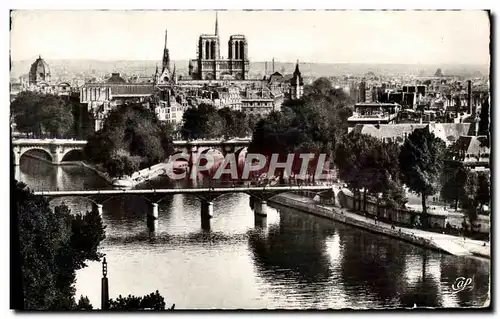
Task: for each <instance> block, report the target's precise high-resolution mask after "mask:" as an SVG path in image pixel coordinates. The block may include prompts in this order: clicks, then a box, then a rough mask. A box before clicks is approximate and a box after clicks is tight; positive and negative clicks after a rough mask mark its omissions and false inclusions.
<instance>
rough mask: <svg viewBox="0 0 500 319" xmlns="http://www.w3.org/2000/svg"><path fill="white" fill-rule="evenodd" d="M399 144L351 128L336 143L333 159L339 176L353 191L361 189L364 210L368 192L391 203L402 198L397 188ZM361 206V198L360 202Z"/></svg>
mask: <svg viewBox="0 0 500 319" xmlns="http://www.w3.org/2000/svg"><path fill="white" fill-rule="evenodd" d="M398 155H399V147H398V146H397V144H395V143H387V144H386V143H382V142H380V141H379V140H377V139H376V138H374V137H371V136H369V135H364V134H360V133H357V132H351V133H350V134H348V135H346V136H344V137H343V138H342V139H341V140H340V143H339V144H338V145H337V149H336V156H335V163H336V164H337V168H338V169H339V178H340V179H341V180H342V181H344V182H346V183H347V184H348V186H349V187H350V188H351V190H353V193H354V194H356V193H358V192H359V190H360V189H363V190H364V192H363V193H364V194H363V195H364V196H363V202H364V206H363V210H366V202H367V198H366V196H367V193H371V194H373V195H375V196H376V198H377V201H379V199H380V196H379V195H380V194H382V195H383V196H382V199H383V200H384V201H386V202H387V204H390V205H392V206H396V205H397V204H399V203H401V202H403V201H404V195H403V194H402V191H401V190H400V189H399V190H398V189H397V187H400V186H399V180H398V173H399V170H398V161H397V157H398ZM359 210H361V202H360V206H359Z"/></svg>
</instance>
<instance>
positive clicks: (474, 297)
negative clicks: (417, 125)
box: [16, 158, 490, 309]
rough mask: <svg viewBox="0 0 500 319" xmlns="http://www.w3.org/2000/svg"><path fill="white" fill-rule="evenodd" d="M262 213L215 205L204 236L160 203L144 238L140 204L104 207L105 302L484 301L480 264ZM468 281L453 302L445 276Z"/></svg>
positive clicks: (39, 182) (48, 177) (187, 215)
mask: <svg viewBox="0 0 500 319" xmlns="http://www.w3.org/2000/svg"><path fill="white" fill-rule="evenodd" d="M16 176H17V177H19V179H20V180H21V181H24V182H25V183H27V184H28V185H29V186H30V187H32V188H34V189H56V188H57V187H59V188H60V189H74V190H76V189H81V188H82V184H84V183H85V184H87V185H89V186H92V187H93V188H109V186H108V185H107V184H106V183H105V182H104V181H103V180H102V179H100V178H98V177H97V176H96V175H95V174H94V173H93V172H92V171H90V170H87V169H84V168H81V167H77V166H62V167H56V166H52V165H50V164H47V163H43V162H41V161H37V160H33V159H30V158H23V161H22V163H21V166H20V167H17V168H16ZM205 182H206V181H199V182H198V183H205ZM183 183H188V182H187V181H183V182H176V183H172V182H171V181H168V180H166V179H165V178H162V177H160V178H157V179H155V180H152V181H149V182H148V183H146V184H143V185H141V186H139V187H140V188H147V187H151V186H154V187H157V188H160V187H183V186H186V185H189V184H183ZM57 201H61V202H62V201H64V202H65V203H66V204H68V205H69V206H70V209H72V210H73V211H75V212H81V211H86V210H90V209H92V203H91V202H89V201H88V200H86V199H84V198H79V197H74V198H73V197H67V198H63V199H58V200H55V201H54V202H53V205H55V204H57ZM268 204H269V205H270V206H271V208H269V209H267V213H268V214H267V217H265V218H263V217H259V216H255V215H254V213H253V211H252V208H251V207H250V206H251V202H250V198H249V196H248V195H246V194H226V195H223V196H221V197H219V198H218V199H216V200H215V201H214V207H213V213H214V216H213V218H212V219H211V220H210V229H209V231H207V228H206V227H202V226H203V225H202V223H201V221H202V219H201V211H200V209H201V204H200V200H199V199H198V198H196V197H195V196H192V195H182V194H178V195H172V196H167V197H165V199H164V200H163V201H162V202H161V203H160V204H159V206H158V209H159V219H158V229H157V230H156V236H155V238H154V239H151V238H150V237H149V234H148V229H147V227H146V226H147V223H146V220H147V217H146V216H147V215H148V213H149V212H150V210H151V204H150V203H149V202H148V201H147V200H146V199H144V198H142V197H140V196H122V197H116V198H112V199H110V200H108V201H106V202H105V203H104V207H103V208H104V209H103V215H102V217H103V223H104V224H105V225H106V227H107V228H106V239H105V240H104V241H103V243H102V245H101V246H102V247H101V250H102V252H103V253H105V254H106V255H107V259H108V262H109V264H108V267H109V276H110V294H111V297H112V298H116V297H117V296H118V294H136V295H143V294H146V293H150V292H151V291H154V290H156V289H158V290H159V291H160V293H161V294H162V295H164V296H165V297H166V299H167V300H168V302H172V303H174V302H175V303H176V308H180V309H182V308H184V309H185V308H203V309H208V308H229V309H234V308H246V309H259V308H288V309H290V308H291V309H295V308H301V309H303V308H337V309H338V308H345V307H347V308H351V307H353V308H376V307H400V306H409V307H413V305H414V304H417V305H418V306H445V307H457V306H481V305H483V304H484V302H485V300H486V298H487V294H488V284H489V267H490V263H489V261H484V260H479V259H474V258H462V257H454V256H449V255H444V254H440V253H437V252H434V251H429V250H426V249H422V248H419V247H416V246H413V245H410V244H407V243H405V242H401V241H397V240H394V239H390V238H387V237H383V236H379V235H375V234H372V233H369V232H365V231H362V230H360V229H357V228H353V227H350V226H346V225H343V224H339V223H335V222H333V221H330V220H326V219H323V218H319V217H315V216H311V215H307V214H305V213H303V212H299V211H296V210H293V209H289V208H285V207H283V206H279V205H274V204H270V203H269V202H268ZM273 207H274V208H273ZM472 276H473V277H474V281H475V286H474V289H472V290H470V291H463V292H460V293H457V294H454V293H453V291H452V289H451V286H452V284H453V283H454V282H455V280H456V278H457V277H472ZM100 277H101V267H100V264H99V263H90V264H89V267H88V268H85V269H83V270H81V271H79V272H78V274H77V282H76V289H77V294H78V295H80V294H84V295H88V296H89V298H90V301H91V302H92V304H94V306H98V305H100V287H99V283H100Z"/></svg>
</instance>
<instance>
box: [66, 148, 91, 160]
mask: <svg viewBox="0 0 500 319" xmlns="http://www.w3.org/2000/svg"><path fill="white" fill-rule="evenodd" d="M73 157H76V159H73ZM85 158H86V157H85V153H84V152H83V150H82V149H80V148H73V149H68V150H66V151H65V152H64V153H63V154H62V156H61V163H62V162H65V161H72V160H75V161H81V160H83V159H85Z"/></svg>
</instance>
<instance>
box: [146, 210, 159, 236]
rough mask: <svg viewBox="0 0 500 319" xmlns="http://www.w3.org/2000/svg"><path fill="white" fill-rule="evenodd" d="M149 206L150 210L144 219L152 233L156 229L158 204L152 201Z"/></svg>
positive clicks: (151, 233) (152, 233)
mask: <svg viewBox="0 0 500 319" xmlns="http://www.w3.org/2000/svg"><path fill="white" fill-rule="evenodd" d="M151 206H152V208H151V212H150V213H148V216H147V220H146V221H147V227H148V231H149V233H150V235H154V234H155V232H156V230H157V229H158V204H157V203H152V204H151Z"/></svg>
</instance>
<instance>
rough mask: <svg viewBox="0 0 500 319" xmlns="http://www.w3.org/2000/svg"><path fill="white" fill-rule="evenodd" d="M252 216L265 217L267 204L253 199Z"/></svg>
mask: <svg viewBox="0 0 500 319" xmlns="http://www.w3.org/2000/svg"><path fill="white" fill-rule="evenodd" d="M254 214H255V215H260V216H267V202H266V201H265V200H260V199H255V203H254Z"/></svg>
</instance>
